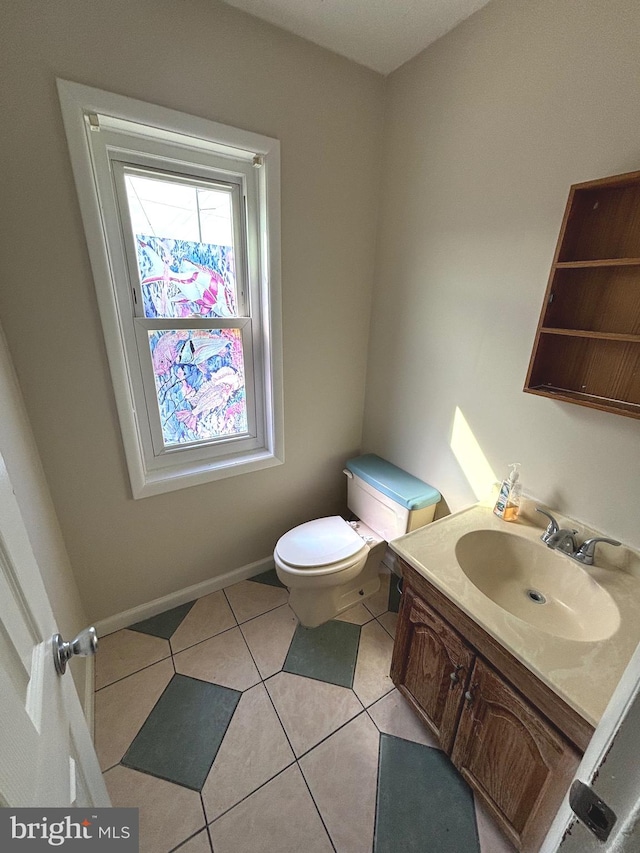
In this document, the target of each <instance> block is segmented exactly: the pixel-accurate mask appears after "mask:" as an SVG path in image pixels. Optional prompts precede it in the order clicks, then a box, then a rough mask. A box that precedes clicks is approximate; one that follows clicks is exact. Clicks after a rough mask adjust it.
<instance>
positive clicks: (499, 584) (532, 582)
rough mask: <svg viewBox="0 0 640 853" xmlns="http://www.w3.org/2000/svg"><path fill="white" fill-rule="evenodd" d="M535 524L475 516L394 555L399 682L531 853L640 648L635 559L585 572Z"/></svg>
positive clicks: (481, 510) (484, 510) (432, 529)
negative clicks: (399, 588)
mask: <svg viewBox="0 0 640 853" xmlns="http://www.w3.org/2000/svg"><path fill="white" fill-rule="evenodd" d="M538 524H539V523H538V522H537V520H536V519H532V520H530V521H527V520H525V519H523V520H521V521H520V520H519V521H518V522H516V523H512V524H505V523H504V522H503V521H501V520H499V519H496V517H495V516H494V515H493V513H492V512H491V509H490V508H489V507H484V506H476V507H472V508H471V509H468V510H464V511H462V512H460V513H456V514H454V515H452V516H449V517H448V518H445V519H441V520H440V521H438V522H435V523H434V524H432V525H429V526H428V527H425V528H423V529H422V530H419V531H415V532H414V533H411V534H408V535H407V536H403V537H401V538H400V539H397V540H395V541H394V542H392V543H391V547H392V548H393V550H394V551H395V552H396V554H397V555H398V557H399V560H398V565H399V567H400V569H401V571H402V575H403V579H404V585H403V596H402V606H401V610H400V617H399V621H398V627H397V631H396V640H395V645H394V654H393V662H392V669H391V677H392V679H393V681H394V683H395V684H396V686H397V687H398V689H399V690H400V692H401V693H402V694H403V695H404V696H405V698H406V699H407V700H408V701H409V702H410V704H411V705H412V707H413V708H414V710H415V711H416V713H417V714H418V715H419V716H420V717H421V718H422V720H423V721H424V722H425V723H426V724H427V726H428V727H429V728H430V729H431V730H432V731H433V732H434V733H435V735H436V736H437V738H438V739H439V742H440V745H441V746H442V748H443V749H444V751H445V752H446V753H447V754H448V755H449V756H450V758H451V760H452V762H453V764H454V765H455V766H456V767H457V769H458V770H459V771H460V773H461V774H462V776H463V778H464V779H465V780H466V781H467V782H468V783H469V784H470V785H471V786H472V788H473V789H474V791H475V792H476V795H477V796H478V797H479V798H480V799H481V800H482V802H483V803H484V805H485V806H486V808H487V810H488V811H489V812H490V813H491V815H492V816H493V817H494V819H495V820H496V822H497V823H498V824H499V826H500V827H501V828H502V830H503V832H504V833H505V835H506V836H507V837H508V838H509V839H510V840H511V842H512V843H513V844H514V845H515V847H516V848H517V849H518V850H521V851H526V853H534V851H537V850H538V849H539V847H540V844H541V842H542V840H543V838H544V836H545V834H546V832H547V830H548V828H549V826H550V824H551V821H552V820H553V817H554V815H555V813H556V811H557V809H558V807H559V805H560V802H561V800H562V798H563V796H564V794H565V792H566V790H567V788H568V785H569V782H570V780H571V778H572V777H573V775H574V773H575V770H576V767H577V765H578V763H579V761H580V758H581V755H582V753H583V752H584V750H585V748H586V746H587V744H588V743H589V740H590V738H591V735H592V734H593V731H594V728H595V726H596V725H597V722H598V720H599V718H600V716H601V714H602V711H603V710H604V707H605V706H606V704H607V702H608V700H609V698H610V696H611V693H612V692H613V689H614V688H615V685H616V684H617V681H618V680H619V678H620V676H621V674H622V670H623V669H624V667H625V665H626V663H627V662H628V660H629V658H630V657H631V654H632V652H633V650H634V648H635V646H636V645H637V643H638V641H640V628H639V627H638V626H639V624H640V560H639V558H638V555H635V554H634V553H633V552H631V551H629V550H628V549H622V548H618V549H610V550H611V551H617V552H619V553H617V554H616V555H615V559H616V560H617V564H616V565H612V564H608V565H607V566H606V567H603V556H601V555H600V554H599V555H598V558H597V559H596V563H600V565H599V566H598V565H596V566H593V567H590V568H589V569H587V568H583V567H580V566H577V565H576V564H574V563H573V561H571V560H570V558H569V557H568V556H567V555H564V554H557V553H554V552H552V551H550V550H549V549H547V548H546V546H545V545H544V544H543V543H541V542H540V541H539V536H540V533H541V532H542V528H541V527H539V526H538ZM465 537H466V538H465ZM512 537H513V538H512ZM469 543H471V544H472V545H473V548H472V549H471V550H470V549H469ZM492 549H493V550H492ZM602 555H604V552H602ZM607 558H609V559H610V558H611V555H610V554H609V553H608V552H607ZM492 573H493V577H490V575H491V574H492ZM472 578H473V580H472ZM487 578H488V580H487ZM485 581H486V583H485ZM532 593H535V595H536V596H541V598H542V599H543V600H542V601H541V600H535V597H534V598H532V597H530V594H532ZM498 602H500V603H498ZM516 614H517V615H516Z"/></svg>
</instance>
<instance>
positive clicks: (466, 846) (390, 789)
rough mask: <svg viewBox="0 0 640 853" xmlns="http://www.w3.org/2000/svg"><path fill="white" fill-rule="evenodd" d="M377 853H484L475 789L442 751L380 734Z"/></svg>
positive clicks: (375, 850) (375, 841) (375, 845)
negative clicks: (479, 829) (474, 796)
mask: <svg viewBox="0 0 640 853" xmlns="http://www.w3.org/2000/svg"><path fill="white" fill-rule="evenodd" d="M373 850H374V853H398V850H402V853H425V851H431V850H432V851H434V853H435V851H437V853H461V851H464V853H480V842H479V841H478V830H477V828H476V819H475V809H474V806H473V796H472V794H471V789H470V788H469V786H468V785H467V783H466V782H465V781H464V779H463V778H462V776H460V774H459V773H458V771H457V770H456V769H455V767H454V766H453V764H452V763H451V762H450V761H449V759H448V758H447V756H446V755H445V754H444V752H442V751H441V750H439V749H432V748H431V747H428V746H424V745H423V744H420V743H414V742H413V741H408V740H402V739H401V738H397V737H394V736H393V735H387V734H381V735H380V758H379V763H378V802H377V805H376V830H375V838H374V843H373Z"/></svg>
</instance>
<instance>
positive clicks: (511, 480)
mask: <svg viewBox="0 0 640 853" xmlns="http://www.w3.org/2000/svg"><path fill="white" fill-rule="evenodd" d="M519 467H520V463H519V462H512V463H511V465H509V468H511V473H510V474H509V476H508V477H507V478H505V479H504V480H503V481H502V484H501V486H500V493H499V495H498V499H497V501H496V505H495V506H494V508H493V511H494V513H495V514H496V515H497V516H498V518H502V519H504V521H515V520H516V518H517V517H518V513H519V512H520V495H521V494H522V485H521V484H520V483H519V482H518V478H519V477H520V474H519V472H518V468H519Z"/></svg>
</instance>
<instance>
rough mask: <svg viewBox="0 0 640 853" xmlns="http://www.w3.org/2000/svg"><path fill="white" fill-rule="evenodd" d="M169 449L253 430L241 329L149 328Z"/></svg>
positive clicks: (161, 417) (159, 403)
mask: <svg viewBox="0 0 640 853" xmlns="http://www.w3.org/2000/svg"><path fill="white" fill-rule="evenodd" d="M148 335H149V347H150V349H151V360H152V362H153V373H154V378H155V384H156V394H157V397H158V407H159V409H160V422H161V426H162V437H163V441H164V444H165V446H166V447H171V446H175V445H180V444H187V443H191V442H194V441H210V440H211V439H214V438H220V437H222V436H233V435H242V434H245V433H246V432H247V402H246V393H245V381H244V359H243V357H242V339H241V333H240V330H239V329H198V330H189V329H176V330H170V331H165V330H163V331H155V332H149V333H148Z"/></svg>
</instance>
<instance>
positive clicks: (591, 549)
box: [571, 536, 620, 566]
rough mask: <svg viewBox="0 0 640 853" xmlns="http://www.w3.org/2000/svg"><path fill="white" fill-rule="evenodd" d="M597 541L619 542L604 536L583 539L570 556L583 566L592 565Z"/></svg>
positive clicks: (612, 543)
mask: <svg viewBox="0 0 640 853" xmlns="http://www.w3.org/2000/svg"><path fill="white" fill-rule="evenodd" d="M598 542H606V543H607V544H609V545H619V544H620V543H619V542H618V541H616V540H615V539H607V538H606V537H605V536H596V537H595V538H593V539H587V540H585V541H584V542H583V543H582V545H581V546H580V547H579V548H578V550H577V551H576V553H575V554H572V555H571V556H572V557H573V559H574V560H577V561H578V562H579V563H582V564H583V566H592V565H593V558H594V554H595V550H596V545H597V544H598Z"/></svg>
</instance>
